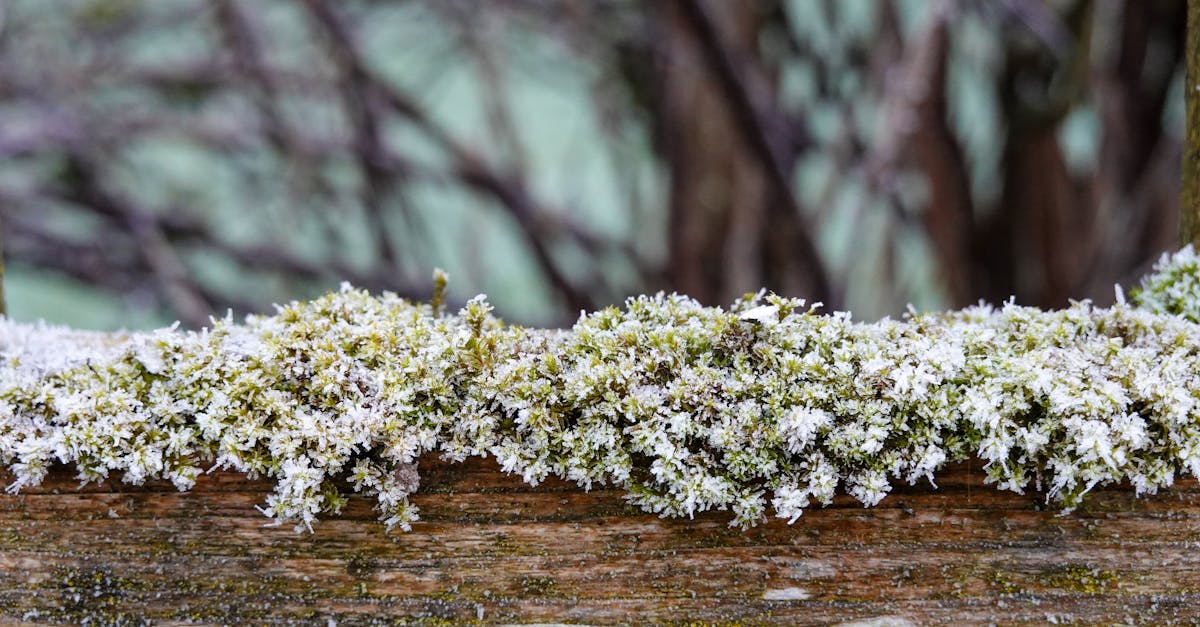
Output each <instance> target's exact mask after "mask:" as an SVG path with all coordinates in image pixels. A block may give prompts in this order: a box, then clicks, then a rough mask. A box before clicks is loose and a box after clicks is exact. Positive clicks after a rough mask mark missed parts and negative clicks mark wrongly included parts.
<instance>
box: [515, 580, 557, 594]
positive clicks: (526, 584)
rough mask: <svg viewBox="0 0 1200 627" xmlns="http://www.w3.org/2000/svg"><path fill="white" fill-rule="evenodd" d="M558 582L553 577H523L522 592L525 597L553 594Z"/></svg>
mask: <svg viewBox="0 0 1200 627" xmlns="http://www.w3.org/2000/svg"><path fill="white" fill-rule="evenodd" d="M557 585H558V582H557V581H555V580H554V579H553V578H552V577H535V576H526V577H522V578H521V583H520V588H519V589H520V594H521V596H524V597H546V596H553V594H554V591H555V588H556V586H557Z"/></svg>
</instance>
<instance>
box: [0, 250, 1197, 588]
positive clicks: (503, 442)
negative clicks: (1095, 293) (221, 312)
mask: <svg viewBox="0 0 1200 627" xmlns="http://www.w3.org/2000/svg"><path fill="white" fill-rule="evenodd" d="M439 285H440V287H439V288H438V293H437V294H436V295H435V301H437V302H434V303H432V304H419V303H411V302H408V301H404V300H402V299H399V298H397V297H396V296H394V295H390V294H384V295H382V296H378V297H375V296H371V295H370V294H367V293H366V292H363V291H359V290H354V289H351V288H349V287H347V288H345V289H343V290H342V291H341V292H339V293H337V294H330V295H327V296H325V297H322V298H319V299H317V300H314V301H312V302H308V303H292V304H289V305H288V306H286V307H282V308H280V311H279V313H278V314H277V315H275V316H270V317H251V318H249V319H247V321H246V322H245V323H244V324H235V323H234V322H233V321H232V319H227V320H222V321H217V322H216V323H215V324H214V327H213V328H212V329H211V330H206V331H203V332H200V333H183V332H179V331H175V330H161V331H157V332H154V333H150V334H132V335H126V336H113V337H105V336H98V335H86V334H80V333H78V332H73V331H69V330H61V329H59V330H54V329H45V328H40V327H33V326H27V325H18V324H14V323H11V322H7V321H5V322H3V323H0V349H2V350H3V351H4V355H3V356H4V357H5V359H3V360H0V464H3V465H5V466H7V467H8V468H9V470H10V471H12V473H13V476H14V477H15V479H14V481H12V482H10V484H9V485H8V486H7V488H8V489H9V490H10V491H17V490H19V489H21V488H22V487H25V486H29V485H35V484H37V483H38V482H40V481H41V480H42V478H43V477H44V476H45V475H46V473H47V472H48V469H49V468H50V466H52V465H53V464H55V463H60V462H61V463H69V464H73V465H74V467H75V469H76V470H77V472H78V473H79V475H80V476H81V478H83V479H84V480H100V479H102V478H104V477H107V476H109V475H110V474H111V475H118V474H119V476H120V477H121V479H122V480H123V481H126V482H129V483H134V484H139V483H142V482H144V481H147V480H155V479H166V480H169V481H171V482H173V483H174V484H175V485H176V486H177V487H178V488H180V489H187V488H190V487H191V486H192V485H193V484H194V482H195V480H196V477H197V476H198V475H199V474H200V473H201V472H204V471H206V470H208V469H210V468H212V467H214V466H216V467H221V468H228V469H233V470H236V471H240V472H244V473H246V474H247V475H253V476H265V477H269V478H271V479H272V480H274V482H275V489H274V491H273V492H272V493H271V494H270V495H269V496H268V497H267V499H266V502H265V503H263V504H262V507H261V509H262V510H263V512H264V513H265V514H266V515H267V516H270V517H272V518H276V519H279V520H286V521H291V522H294V523H296V525H297V529H311V526H312V525H313V524H314V523H315V522H316V521H317V520H318V518H319V517H321V516H326V515H336V514H337V513H339V512H340V511H341V509H342V507H343V506H344V505H345V504H346V499H347V492H354V493H359V494H364V495H367V496H371V497H374V499H375V502H376V507H377V508H378V510H379V514H380V519H381V520H382V521H383V522H384V523H385V525H386V526H387V527H388V528H389V529H390V528H393V527H400V528H402V529H408V528H409V526H410V524H411V523H412V522H413V521H415V520H416V519H417V510H416V508H415V507H414V506H413V505H412V504H411V503H410V502H409V501H408V497H409V495H410V494H412V492H413V491H414V490H415V489H416V481H415V480H414V479H413V477H412V470H413V469H412V463H413V462H414V460H415V459H417V458H418V457H419V456H420V455H422V454H426V453H429V452H438V453H440V454H441V455H442V456H443V457H444V458H446V459H448V460H451V461H463V460H465V459H467V458H470V457H474V456H491V457H493V458H495V459H496V460H497V461H498V462H499V463H500V465H501V467H502V468H504V469H505V470H506V471H508V472H513V473H517V474H519V475H520V476H521V477H522V479H523V480H524V481H526V482H527V483H529V484H533V485H537V484H539V483H541V482H542V481H544V480H546V479H547V478H549V477H552V476H555V477H560V478H562V479H566V480H569V481H573V482H575V483H576V484H578V485H580V486H583V487H585V488H588V489H591V488H593V487H600V488H615V489H618V490H621V491H623V492H624V494H625V499H626V502H625V503H624V504H623V505H621V506H617V505H615V504H613V505H611V506H610V509H609V510H607V511H608V513H609V514H611V515H613V516H621V515H629V514H631V513H634V512H635V511H636V512H650V513H653V514H657V515H660V516H670V517H688V518H694V517H695V516H696V515H697V514H701V513H703V512H706V511H713V510H716V511H724V512H728V518H729V519H730V522H731V524H732V525H733V526H736V527H741V528H746V527H749V526H753V525H756V524H759V523H761V522H762V521H763V520H764V519H765V518H766V516H767V515H768V512H771V513H773V514H774V515H776V516H778V517H781V518H785V519H789V520H790V521H793V522H794V521H795V520H796V519H797V518H798V517H799V516H800V515H801V514H802V513H803V512H804V511H805V510H806V508H808V507H811V506H812V505H814V504H817V505H824V504H828V503H829V502H831V500H832V499H833V497H834V496H835V495H836V494H838V493H846V494H849V495H851V496H853V497H854V498H856V499H857V500H859V501H860V502H861V503H863V504H864V505H868V506H869V505H874V504H877V503H878V502H879V501H880V500H881V499H882V498H883V497H884V496H885V495H886V494H888V493H889V491H890V490H891V489H892V485H893V483H894V482H896V481H907V482H909V483H915V482H917V481H924V480H928V479H933V478H934V476H935V474H936V473H937V472H938V471H939V470H940V469H941V468H942V467H943V466H944V465H945V464H947V463H950V462H953V461H956V460H961V459H965V458H968V457H971V456H978V457H980V458H982V459H983V460H984V461H985V467H984V470H985V472H986V474H987V480H988V481H989V482H992V483H995V484H996V485H997V486H998V487H1000V488H1003V489H1011V490H1017V491H1020V490H1025V489H1029V488H1030V487H1031V486H1034V485H1037V486H1044V487H1045V488H1046V491H1047V493H1046V495H1045V496H1046V499H1047V500H1048V501H1052V502H1055V503H1058V504H1060V505H1061V506H1062V507H1064V508H1068V509H1069V508H1071V507H1074V506H1076V505H1078V504H1079V503H1080V501H1081V499H1083V498H1084V496H1085V495H1086V494H1087V493H1088V492H1089V491H1090V490H1092V489H1093V488H1094V487H1096V486H1100V485H1105V484H1109V483H1114V482H1128V483H1129V484H1131V485H1132V486H1133V487H1134V488H1135V489H1136V490H1138V491H1139V492H1153V491H1154V490H1156V489H1159V488H1164V487H1166V486H1169V485H1171V483H1172V482H1173V481H1174V480H1175V479H1176V478H1177V477H1178V476H1179V475H1182V474H1191V475H1200V429H1196V428H1195V424H1196V421H1197V415H1200V409H1198V408H1200V353H1197V351H1196V350H1195V347H1196V346H1198V345H1200V324H1198V323H1197V320H1200V259H1198V258H1197V257H1196V255H1195V254H1194V252H1193V251H1191V249H1185V250H1184V251H1181V252H1179V253H1177V254H1176V255H1175V256H1173V257H1169V258H1165V259H1164V260H1163V261H1162V262H1161V263H1160V264H1159V266H1158V267H1157V269H1156V272H1155V274H1153V275H1151V276H1149V277H1147V278H1146V280H1144V281H1143V284H1142V287H1141V288H1140V290H1139V291H1138V293H1137V295H1136V299H1135V303H1134V305H1132V306H1131V305H1130V304H1127V303H1124V302H1123V301H1122V302H1118V304H1117V305H1116V306H1114V307H1112V308H1107V309H1100V308H1095V307H1092V306H1091V305H1090V304H1088V303H1076V304H1073V305H1072V306H1071V307H1069V308H1067V309H1064V310H1061V311H1041V310H1037V309H1032V308H1027V307H1019V306H1016V305H1015V304H1013V303H1008V304H1006V305H1004V306H1003V307H1002V308H999V309H997V308H992V307H988V306H979V307H973V308H968V309H965V310H962V311H957V312H945V313H933V314H915V313H914V314H911V315H910V316H908V317H907V318H906V319H904V320H900V321H893V320H883V321H879V322H875V323H859V322H854V321H852V320H851V318H850V317H849V315H847V314H834V315H822V314H820V313H819V312H817V311H816V309H815V308H814V307H808V306H806V304H805V303H804V301H802V300H799V299H787V298H782V297H779V296H776V295H763V294H759V295H751V296H748V297H747V298H745V299H742V300H741V301H738V302H737V303H734V304H733V305H732V306H731V307H730V308H729V309H721V308H714V307H704V306H701V305H700V304H699V303H696V302H695V301H693V300H691V299H688V298H686V297H684V296H679V295H664V294H659V295H656V296H651V297H638V298H633V299H630V300H629V301H628V302H627V303H626V306H625V308H624V309H617V308H608V309H604V310H602V311H599V312H595V313H592V314H587V315H584V316H582V317H581V318H580V319H579V321H578V322H577V323H576V324H575V325H574V327H573V328H571V329H570V330H569V331H553V330H539V329H524V328H520V327H516V326H512V325H506V324H504V323H503V322H502V321H500V320H498V319H496V318H495V317H493V316H492V315H491V307H490V305H488V304H487V302H486V300H485V299H484V298H482V297H478V298H475V299H472V300H471V301H469V302H468V303H467V305H466V306H465V307H464V308H463V309H462V310H460V311H459V312H457V313H454V314H450V313H446V312H444V311H443V309H442V303H441V302H440V299H441V295H442V290H444V280H442V279H439ZM631 508H636V509H631ZM598 513H601V514H604V513H605V512H603V511H602V512H598ZM481 520H483V519H482V518H481ZM496 548H497V549H504V548H505V547H503V546H502V545H498V546H497V547H496ZM362 565H363V564H351V565H348V568H351V569H358V568H359V567H360V566H362Z"/></svg>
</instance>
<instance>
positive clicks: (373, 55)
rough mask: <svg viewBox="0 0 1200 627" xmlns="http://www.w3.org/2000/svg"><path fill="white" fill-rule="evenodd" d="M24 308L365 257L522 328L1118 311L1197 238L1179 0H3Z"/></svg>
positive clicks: (293, 283) (11, 220)
mask: <svg viewBox="0 0 1200 627" xmlns="http://www.w3.org/2000/svg"><path fill="white" fill-rule="evenodd" d="M0 7H2V8H0V222H2V230H3V232H2V237H3V243H4V254H5V257H6V259H7V261H8V276H7V291H8V299H9V305H10V309H11V312H12V314H13V317H15V318H17V319H21V320H30V319H36V318H46V319H47V320H51V321H56V322H64V323H69V324H72V325H76V326H80V327H87V328H117V327H129V328H144V327H149V326H157V325H161V324H164V323H169V322H170V321H172V320H175V319H179V320H181V321H182V322H183V323H184V324H185V325H186V326H200V325H203V324H204V323H205V321H206V320H207V318H208V315H209V314H210V313H211V312H219V313H223V312H224V311H225V310H226V309H228V308H232V309H233V310H234V312H235V313H236V314H239V315H240V314H243V313H248V312H257V311H270V310H271V308H270V305H271V304H272V303H274V302H284V301H288V300H292V299H302V298H310V297H312V296H314V295H317V294H319V293H322V292H324V291H327V290H330V289H335V288H336V286H337V285H338V283H339V282H340V281H341V280H347V281H350V282H351V283H353V284H355V285H357V286H361V287H366V288H369V289H371V290H373V291H379V290H392V291H395V292H397V293H399V294H401V295H406V296H412V297H415V298H423V299H427V298H428V297H429V294H430V292H431V289H432V288H431V279H430V277H431V274H432V270H433V268H434V267H442V268H445V269H446V270H447V271H449V272H450V274H451V277H452V281H451V294H452V296H453V298H454V299H457V300H463V299H465V298H469V297H470V296H473V295H474V294H476V293H479V292H486V293H487V294H488V295H489V297H490V298H491V300H492V302H493V303H495V305H496V307H497V311H498V313H499V314H500V315H501V316H503V317H505V318H506V319H509V320H512V321H516V322H521V323H526V324H536V325H547V326H553V325H562V324H569V323H570V322H571V321H572V320H573V319H574V318H575V317H576V316H577V315H578V312H579V310H580V309H594V308H597V307H601V306H604V305H608V304H614V303H620V302H621V301H622V300H623V299H624V298H625V297H626V296H628V295H631V294H636V293H644V292H652V291H656V290H660V289H661V290H677V291H681V292H685V293H687V294H690V295H692V296H694V297H696V298H698V299H700V300H701V301H703V302H705V303H707V304H725V303H728V302H729V301H730V300H731V299H733V298H735V297H737V296H739V295H741V294H743V293H745V292H752V291H756V290H757V289H758V288H759V287H763V286H765V287H767V288H769V289H773V290H776V291H778V292H780V293H783V294H786V295H789V296H803V297H807V298H809V299H810V300H821V301H824V302H825V303H826V304H827V305H829V306H831V307H834V308H838V309H851V310H853V311H854V313H855V317H856V318H860V319H862V318H866V319H872V318H876V317H879V316H883V315H896V314H899V313H900V312H902V311H903V310H904V307H905V306H906V304H908V303H912V304H913V305H914V306H915V307H916V308H918V309H930V308H941V307H957V306H962V305H966V304H970V303H974V302H976V301H978V300H979V299H987V300H989V301H992V302H998V301H1001V300H1004V299H1006V298H1007V297H1009V296H1010V295H1015V296H1016V298H1017V300H1018V302H1021V303H1024V304H1032V305H1039V306H1047V307H1052V306H1060V305H1064V304H1066V302H1067V299H1068V298H1083V297H1093V298H1095V299H1096V300H1097V301H1099V302H1108V301H1111V299H1112V284H1113V283H1114V282H1124V283H1126V284H1128V283H1129V282H1130V281H1132V280H1135V279H1136V277H1137V276H1138V275H1139V273H1141V272H1142V271H1144V270H1145V269H1146V268H1147V266H1148V263H1149V262H1151V261H1152V260H1153V259H1154V258H1155V257H1157V256H1158V255H1159V254H1160V253H1161V252H1162V251H1164V250H1168V249H1173V248H1175V245H1176V242H1177V229H1178V226H1177V224H1178V222H1177V220H1178V217H1177V216H1178V212H1179V198H1178V196H1179V173H1180V166H1179V161H1180V150H1181V148H1180V143H1181V137H1182V134H1183V117H1184V114H1183V95H1182V57H1183V55H1182V45H1183V41H1184V39H1183V35H1184V24H1185V2H1184V0H760V1H755V2H734V1H726V0H661V1H643V2H637V1H633V0H488V1H486V2H485V1H482V0H407V1H390V2H389V1H382V0H378V1H367V0H358V1H333V0H56V1H55V2H46V1H45V0H8V1H6V2H3V3H0Z"/></svg>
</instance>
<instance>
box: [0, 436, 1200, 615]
mask: <svg viewBox="0 0 1200 627" xmlns="http://www.w3.org/2000/svg"><path fill="white" fill-rule="evenodd" d="M419 464H420V472H421V475H422V485H421V488H420V490H419V492H418V493H417V494H416V495H414V497H413V500H414V503H415V504H416V505H418V506H419V507H420V509H421V513H422V514H421V515H422V520H421V521H419V522H416V523H414V524H413V529H412V531H411V532H410V533H393V534H386V533H384V530H383V525H382V524H381V523H380V522H379V521H378V520H377V518H378V512H376V511H375V510H373V509H372V505H373V502H372V500H371V499H367V498H362V497H352V498H351V499H350V502H349V504H348V505H347V507H346V509H345V510H344V511H343V514H342V515H341V516H339V517H336V518H332V519H329V520H325V521H323V522H322V523H321V524H320V525H317V526H316V527H315V528H314V531H313V533H311V534H310V533H296V532H295V530H294V528H293V527H292V526H291V525H283V526H275V527H270V526H264V519H263V517H262V515H261V514H260V513H259V512H258V511H257V510H256V509H255V506H256V505H258V504H260V503H261V502H262V501H263V498H264V496H265V495H266V494H267V493H268V492H269V491H270V490H271V489H272V486H273V483H272V482H271V481H266V480H248V479H246V478H245V476H244V475H242V474H240V473H232V472H214V473H212V474H209V475H205V476H203V477H201V478H200V479H199V481H198V482H197V483H196V485H195V487H194V488H193V489H192V490H191V491H190V492H189V493H179V492H177V491H176V490H175V488H174V487H173V486H172V485H171V484H170V483H169V482H161V481H160V482H148V483H147V484H146V485H143V486H131V485H128V484H123V483H120V482H119V481H112V480H109V481H106V482H103V483H99V484H89V485H87V486H84V487H82V488H80V487H79V486H78V482H77V481H76V480H75V479H74V477H73V473H72V472H71V471H70V470H68V469H66V468H56V469H55V470H54V471H52V472H51V474H50V475H49V476H48V477H47V479H46V480H45V481H44V482H43V483H42V484H41V485H40V486H37V487H35V488H29V489H27V490H25V491H23V492H22V493H21V494H18V495H11V496H10V495H5V496H0V538H2V544H0V546H2V547H3V548H2V549H0V621H2V622H5V623H12V622H20V621H27V622H31V623H45V622H65V623H82V622H84V621H85V620H89V621H90V622H91V623H92V624H96V623H99V624H113V623H121V622H125V623H134V624H136V623H141V622H154V623H156V624H159V623H170V622H201V623H225V624H229V623H245V622H266V623H288V622H294V623H300V624H322V625H324V624H334V623H336V624H341V625H345V624H370V623H396V622H406V623H412V624H470V623H475V624H497V623H500V624H503V623H565V622H570V623H582V624H621V623H624V624H645V623H650V622H653V623H668V624H672V623H679V624H684V623H688V624H692V623H705V624H794V623H837V622H850V623H853V622H854V621H859V622H858V623H857V624H874V625H884V624H889V625H890V624H901V625H903V624H926V623H930V622H945V623H954V624H964V623H980V622H988V623H991V622H998V623H1022V622H1024V623H1036V624H1044V623H1047V622H1050V621H1055V620H1057V621H1059V622H1062V621H1072V622H1076V623H1079V622H1082V623H1101V622H1102V623H1114V622H1115V623H1122V622H1125V621H1126V620H1130V621H1135V622H1143V621H1149V622H1152V623H1156V624H1163V623H1167V622H1171V621H1185V622H1187V621H1191V620H1194V619H1195V618H1196V617H1197V616H1198V615H1200V614H1198V613H1197V610H1196V608H1197V603H1198V602H1200V577H1197V575H1198V573H1200V553H1198V552H1197V551H1196V546H1197V544H1196V543H1197V542H1198V541H1200V487H1198V486H1197V485H1196V483H1195V481H1193V480H1185V481H1181V482H1180V483H1179V484H1177V485H1175V486H1174V487H1172V488H1171V489H1169V490H1166V491H1164V492H1161V493H1160V494H1159V495H1157V496H1154V497H1149V498H1147V497H1141V498H1135V497H1134V493H1133V491H1132V490H1130V489H1128V488H1125V487H1108V488H1100V489H1097V490H1095V491H1094V492H1093V493H1092V494H1091V495H1090V497H1089V499H1088V500H1087V501H1086V502H1085V503H1084V504H1083V505H1082V506H1081V507H1080V508H1079V509H1078V510H1076V511H1075V512H1073V513H1071V514H1069V515H1066V516H1063V515H1060V513H1059V510H1058V509H1057V508H1045V507H1044V500H1043V499H1042V498H1040V497H1039V496H1037V495H1033V494H1028V495H1018V494H1014V493H1011V492H1004V491H998V490H996V489H995V488H994V487H991V486H985V485H984V484H983V481H982V479H983V473H982V472H980V470H979V465H978V461H976V462H974V463H963V464H959V465H956V466H954V467H952V468H950V469H948V470H947V471H945V472H944V473H941V474H940V475H939V481H938V484H939V489H938V490H936V491H933V490H931V489H930V488H928V487H919V486H918V487H899V486H898V487H897V489H896V490H895V491H894V492H893V493H892V494H890V495H889V496H888V497H886V498H885V499H884V500H883V501H882V502H881V503H880V504H879V505H878V506H876V507H874V508H863V507H862V506H861V504H859V503H858V502H857V501H855V500H853V499H851V498H849V497H844V496H840V497H838V498H837V499H835V501H834V502H833V504H831V505H830V506H828V507H825V508H820V509H817V508H814V509H812V510H810V511H808V512H806V513H805V514H804V516H803V517H802V518H801V519H800V520H798V521H797V522H796V523H795V524H794V525H791V526H789V525H787V524H786V522H785V521H781V520H772V521H771V522H769V523H767V524H764V525H761V526H758V527H755V528H752V529H749V530H746V531H741V530H739V529H737V528H733V527H730V526H729V525H728V522H729V519H730V515H729V514H728V513H725V512H710V513H706V514H703V515H699V516H697V517H696V519H695V520H677V519H661V518H659V517H657V516H654V515H650V514H646V513H644V512H641V511H640V510H637V509H634V508H630V507H628V506H627V505H626V502H625V500H624V499H623V498H622V493H621V492H619V491H605V490H593V491H591V492H584V491H582V490H581V489H579V488H578V487H577V486H575V485H574V484H572V483H567V482H562V481H558V480H553V479H552V480H549V481H548V482H547V483H544V484H542V485H541V486H538V487H536V488H533V487H530V486H528V485H527V484H525V483H524V482H523V481H521V479H520V478H519V477H514V476H511V475H508V474H505V473H503V472H501V471H500V469H499V467H498V466H497V465H496V464H495V462H493V461H492V460H490V459H479V458H475V459H473V460H470V461H468V462H466V463H460V464H447V463H444V462H441V461H439V460H438V459H437V457H436V456H432V455H427V456H425V457H423V458H422V459H421V460H420V462H419ZM5 479H6V480H7V479H8V478H7V477H6V478H5Z"/></svg>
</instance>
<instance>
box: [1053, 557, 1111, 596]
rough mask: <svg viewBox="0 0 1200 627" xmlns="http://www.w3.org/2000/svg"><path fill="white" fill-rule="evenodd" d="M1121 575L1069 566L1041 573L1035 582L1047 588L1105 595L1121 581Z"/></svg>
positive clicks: (1098, 569) (1092, 568)
mask: <svg viewBox="0 0 1200 627" xmlns="http://www.w3.org/2000/svg"><path fill="white" fill-rule="evenodd" d="M1121 579H1122V575H1121V573H1119V572H1117V571H1114V570H1106V569H1103V568H1096V567H1092V566H1088V565H1084V564H1067V565H1065V566H1061V567H1058V568H1055V569H1053V570H1050V571H1047V572H1043V573H1039V574H1038V575H1037V576H1036V577H1035V580H1036V581H1038V582H1039V583H1042V584H1044V585H1046V586H1050V587H1053V588H1058V589H1061V590H1069V591H1071V592H1078V593H1081V594H1104V593H1106V592H1109V591H1110V590H1109V588H1110V586H1111V587H1114V588H1115V587H1116V584H1117V583H1118V582H1119V581H1121Z"/></svg>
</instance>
